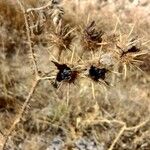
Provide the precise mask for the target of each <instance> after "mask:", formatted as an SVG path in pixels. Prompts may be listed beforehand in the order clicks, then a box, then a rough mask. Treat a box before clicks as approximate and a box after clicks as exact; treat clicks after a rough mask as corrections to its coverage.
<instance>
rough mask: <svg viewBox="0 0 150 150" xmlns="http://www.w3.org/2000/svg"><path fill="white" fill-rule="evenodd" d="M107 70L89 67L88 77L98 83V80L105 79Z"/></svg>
mask: <svg viewBox="0 0 150 150" xmlns="http://www.w3.org/2000/svg"><path fill="white" fill-rule="evenodd" d="M107 71H108V70H107V69H105V68H102V69H100V68H97V67H95V66H93V65H92V66H91V67H90V69H89V76H90V77H91V78H92V79H93V80H94V81H98V80H99V79H102V80H104V79H105V74H106V72H107Z"/></svg>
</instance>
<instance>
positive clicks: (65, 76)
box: [52, 61, 78, 83]
mask: <svg viewBox="0 0 150 150" xmlns="http://www.w3.org/2000/svg"><path fill="white" fill-rule="evenodd" d="M52 62H53V63H54V64H55V66H56V67H57V69H58V70H59V72H58V73H57V76H56V81H58V82H61V81H68V82H69V83H72V82H74V81H75V79H76V78H77V74H78V72H77V71H72V70H71V68H69V67H68V66H67V65H66V64H59V63H57V62H54V61H52Z"/></svg>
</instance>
